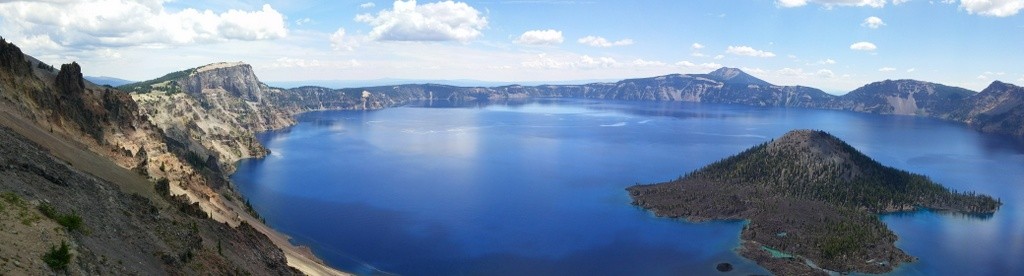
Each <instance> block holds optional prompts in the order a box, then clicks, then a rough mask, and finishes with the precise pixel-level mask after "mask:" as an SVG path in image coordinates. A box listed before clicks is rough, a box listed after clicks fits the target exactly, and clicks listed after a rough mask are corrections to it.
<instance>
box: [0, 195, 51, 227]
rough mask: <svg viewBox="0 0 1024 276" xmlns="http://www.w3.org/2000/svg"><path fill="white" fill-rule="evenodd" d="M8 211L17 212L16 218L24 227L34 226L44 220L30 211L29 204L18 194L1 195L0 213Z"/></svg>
mask: <svg viewBox="0 0 1024 276" xmlns="http://www.w3.org/2000/svg"><path fill="white" fill-rule="evenodd" d="M8 208H9V209H8ZM8 210H10V211H13V212H15V217H17V218H18V220H20V221H21V224H24V225H32V224H33V223H35V222H37V221H39V220H40V219H42V218H41V217H39V215H37V214H36V213H34V212H31V211H29V208H28V202H27V201H25V200H24V199H22V198H21V197H20V196H18V195H17V194H14V193H12V192H4V193H0V212H4V213H6V212H7V211H8Z"/></svg>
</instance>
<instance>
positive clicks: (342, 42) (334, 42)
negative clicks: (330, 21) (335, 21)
mask: <svg viewBox="0 0 1024 276" xmlns="http://www.w3.org/2000/svg"><path fill="white" fill-rule="evenodd" d="M330 40H331V48H333V49H335V50H348V51H352V46H353V45H351V44H350V43H349V42H348V41H346V39H345V28H338V30H337V31H335V32H334V33H333V34H331V37H330Z"/></svg>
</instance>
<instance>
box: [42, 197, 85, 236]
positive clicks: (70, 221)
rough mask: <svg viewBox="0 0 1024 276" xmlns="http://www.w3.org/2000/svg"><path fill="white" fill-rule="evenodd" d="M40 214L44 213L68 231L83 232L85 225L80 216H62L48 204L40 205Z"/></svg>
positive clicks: (72, 214)
mask: <svg viewBox="0 0 1024 276" xmlns="http://www.w3.org/2000/svg"><path fill="white" fill-rule="evenodd" d="M39 212H42V213H43V215H44V216H46V217H48V218H50V219H52V220H54V221H56V222H57V224H60V225H61V226H64V228H67V229H68V231H79V230H83V228H84V226H85V224H84V223H83V222H82V217H80V216H78V214H75V213H71V214H62V213H60V212H58V211H57V209H55V208H54V207H53V205H50V204H48V203H43V204H39Z"/></svg>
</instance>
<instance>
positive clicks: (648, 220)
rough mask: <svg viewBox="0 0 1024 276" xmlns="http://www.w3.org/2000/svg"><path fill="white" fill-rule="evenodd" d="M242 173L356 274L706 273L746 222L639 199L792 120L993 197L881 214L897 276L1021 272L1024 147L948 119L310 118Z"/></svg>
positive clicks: (779, 112) (656, 111)
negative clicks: (701, 218) (977, 206)
mask: <svg viewBox="0 0 1024 276" xmlns="http://www.w3.org/2000/svg"><path fill="white" fill-rule="evenodd" d="M298 120H299V124H298V125H296V126H293V127H290V128H287V129H284V130H279V131H273V132H267V133H261V134H260V135H259V139H260V140H261V141H262V142H264V143H265V144H266V145H267V147H269V148H270V149H271V150H272V151H273V153H272V154H271V155H270V156H268V157H267V158H264V159H256V160H245V161H242V162H241V163H240V164H239V169H238V171H237V172H236V173H235V174H234V175H233V176H232V178H233V180H234V181H235V183H236V184H237V186H238V188H239V190H240V191H241V192H242V194H244V195H245V196H246V197H247V198H249V200H250V201H251V203H252V204H253V205H254V207H255V208H256V209H257V210H258V211H259V212H260V214H262V215H263V216H264V217H265V218H266V220H267V223H268V224H270V225H271V226H273V227H274V228H276V229H279V230H281V231H282V232H284V233H287V234H289V235H291V236H292V237H293V238H294V241H295V242H296V243H298V244H305V245H309V246H311V247H312V249H313V251H315V252H316V253H317V254H318V255H319V256H322V257H323V258H324V259H325V260H326V261H327V262H328V263H330V264H331V265H333V266H336V267H339V268H341V269H343V270H347V271H352V272H355V273H359V274H386V273H395V274H403V275H460V274H469V275H478V274H487V275H537V274H541V275H552V274H555V275H566V274H569V275H581V274H600V275H679V274H687V275H694V274H697V275H700V274H718V272H717V271H716V270H715V264H716V263H719V262H730V263H732V264H733V265H734V266H735V267H736V270H734V271H733V272H732V274H735V275H748V274H764V273H767V271H765V270H763V269H762V268H760V267H758V266H756V264H754V263H752V262H751V261H748V260H745V259H743V258H741V257H739V256H737V255H736V254H735V253H734V252H733V249H734V248H735V247H736V246H737V245H738V244H739V241H738V236H739V231H740V229H741V228H742V227H743V222H740V221H733V222H725V221H722V222H711V223H699V224H694V223H687V222H684V221H679V220H671V219H663V218H656V217H653V216H652V215H651V214H650V213H648V212H646V211H644V210H641V209H638V208H636V207H634V206H632V205H630V204H629V202H630V200H629V196H628V195H627V194H626V192H625V190H624V189H625V188H626V187H627V186H630V185H633V184H635V183H651V182H658V181H665V180H669V179H674V178H676V177H678V176H679V175H681V174H684V173H686V172H688V171H691V170H695V169H698V168H700V167H701V166H703V165H706V164H708V163H710V162H713V161H716V160H719V159H721V158H724V157H727V156H729V155H732V154H736V153H738V152H740V151H742V150H744V149H746V148H749V147H751V146H753V145H756V144H758V143H763V142H766V141H768V140H770V139H772V138H774V137H778V136H780V135H782V134H783V133H785V132H787V131H789V130H792V129H798V128H813V129H821V130H825V131H828V132H830V133H832V134H833V135H835V136H837V137H839V138H840V139H843V140H845V141H847V142H848V143H849V144H850V145H852V146H854V147H855V148H857V149H859V150H861V151H863V152H864V153H865V154H867V155H868V156H871V157H872V158H875V159H876V160H878V161H880V162H881V163H883V164H886V165H889V166H894V167H897V168H900V169H904V170H908V171H911V172H915V173H921V174H925V175H928V176H930V177H932V179H933V180H935V181H937V182H939V183H941V184H943V185H946V186H947V187H950V188H953V189H957V190H974V191H978V192H981V193H986V194H990V195H993V196H995V197H999V198H1000V199H1001V200H1002V201H1003V203H1004V205H1003V207H1002V209H1000V210H999V211H998V212H997V213H996V214H995V215H994V216H991V217H988V218H977V217H968V216H958V215H949V214H941V213H933V212H915V213H903V214H892V215H885V216H883V221H885V222H886V224H887V225H889V227H890V228H891V229H893V230H894V231H895V232H896V233H897V234H898V235H899V236H900V240H899V241H898V242H897V245H898V246H899V247H900V248H902V249H904V250H906V251H907V252H908V253H910V254H911V255H913V256H916V257H918V258H920V260H919V261H917V262H914V263H910V264H904V265H902V266H901V267H900V268H899V269H898V270H897V271H896V272H894V273H893V274H896V275H904V274H905V275H968V274H969V275H984V274H989V275H1006V274H1017V275H1020V274H1024V265H1022V264H1021V261H1020V260H1024V204H1022V202H1024V143H1022V142H1021V141H1020V140H1018V139H1014V138H1009V137H1003V136H993V135H984V134H981V133H978V132H975V131H972V130H970V129H967V128H966V127H964V126H962V125H959V124H956V123H949V122H943V121H937V120H933V119H926V118H915V117H907V116H880V115H870V114H859V113H851V112H840V111H827V110H809V109H781V108H760V107H749V106H736V105H711V104H695V103H631V102H611V101H584V100H535V101H528V102H522V103H515V104H493V105H485V106H479V105H478V106H472V107H458V106H443V107H438V106H437V105H432V106H427V105H423V104H421V105H413V106H409V107H401V108H390V109H385V110H380V111H328V112H313V113H307V114H303V115H300V116H299V117H298Z"/></svg>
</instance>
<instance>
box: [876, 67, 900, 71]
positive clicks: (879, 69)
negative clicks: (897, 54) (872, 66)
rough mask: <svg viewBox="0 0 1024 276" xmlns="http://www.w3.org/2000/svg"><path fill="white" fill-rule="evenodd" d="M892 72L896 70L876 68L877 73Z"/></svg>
mask: <svg viewBox="0 0 1024 276" xmlns="http://www.w3.org/2000/svg"><path fill="white" fill-rule="evenodd" d="M892 71H896V68H892V67H882V68H878V72H892Z"/></svg>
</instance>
